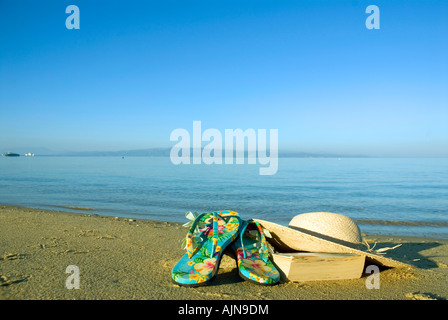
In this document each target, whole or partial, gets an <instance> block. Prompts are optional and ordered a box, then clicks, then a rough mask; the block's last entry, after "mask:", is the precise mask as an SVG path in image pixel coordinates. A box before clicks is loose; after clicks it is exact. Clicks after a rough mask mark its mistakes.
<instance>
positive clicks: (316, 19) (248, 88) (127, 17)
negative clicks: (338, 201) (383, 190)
mask: <svg viewBox="0 0 448 320" xmlns="http://www.w3.org/2000/svg"><path fill="white" fill-rule="evenodd" d="M71 4H74V5H77V6H78V7H79V10H80V29H79V30H68V29H67V28H66V27H65V20H66V18H67V17H68V16H69V14H66V13H65V8H66V7H67V6H68V5H71ZM371 4H374V5H377V6H378V7H379V9H380V29H379V30H368V29H367V28H366V27H365V20H366V18H367V17H368V16H369V14H366V13H365V9H366V7H367V6H368V5H371ZM194 120H200V121H202V127H203V130H205V129H207V128H216V129H219V130H222V132H224V129H226V128H227V129H235V128H241V129H243V130H244V129H247V128H254V129H267V130H269V129H278V132H279V148H280V149H281V150H296V151H304V152H337V153H343V154H365V155H375V156H448V2H447V1H409V0H408V1H376V0H373V1H354V0H353V1H318V0H315V1H296V0H294V1H285V0H275V1H274V0H271V1H267V0H257V1H252V0H250V1H249V0H239V1H235V0H226V1H224V0H204V1H192V0H183V1H171V0H163V1H131V0H130V1H99V0H89V1H80V0H71V1H10V0H0V123H1V125H0V151H2V152H5V151H8V150H10V149H13V148H17V147H27V148H40V147H45V148H48V149H52V150H77V151H84V150H86V151H87V150H124V149H141V148H152V147H171V146H172V145H174V143H173V142H171V141H170V140H169V137H170V133H171V131H172V130H174V129H176V128H185V129H187V130H189V131H190V132H191V130H192V122H193V121H194ZM30 151H32V150H30Z"/></svg>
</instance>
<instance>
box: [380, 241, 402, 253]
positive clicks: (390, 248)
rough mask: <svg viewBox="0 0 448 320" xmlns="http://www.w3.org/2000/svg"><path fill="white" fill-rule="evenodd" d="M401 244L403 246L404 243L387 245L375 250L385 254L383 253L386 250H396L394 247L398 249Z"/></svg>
mask: <svg viewBox="0 0 448 320" xmlns="http://www.w3.org/2000/svg"><path fill="white" fill-rule="evenodd" d="M401 246H402V244H401V243H400V244H397V245H396V246H394V247H385V248H381V249H378V250H376V251H375V252H376V253H380V254H383V253H384V252H386V251H389V250H394V249H396V248H398V247H401Z"/></svg>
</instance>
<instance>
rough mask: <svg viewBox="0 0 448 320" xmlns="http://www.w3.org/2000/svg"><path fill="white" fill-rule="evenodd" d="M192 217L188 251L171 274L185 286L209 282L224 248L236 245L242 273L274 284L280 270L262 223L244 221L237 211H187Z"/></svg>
mask: <svg viewBox="0 0 448 320" xmlns="http://www.w3.org/2000/svg"><path fill="white" fill-rule="evenodd" d="M187 218H189V219H191V220H192V221H191V222H190V223H187V224H186V226H189V227H190V229H189V232H188V233H187V236H186V239H185V246H184V247H185V249H186V251H187V252H186V253H185V254H184V255H183V257H182V258H181V259H180V260H179V262H178V263H177V264H176V265H175V266H174V268H173V270H172V272H171V275H172V279H173V280H174V282H176V283H177V284H179V285H181V286H187V287H188V286H189V287H196V286H201V285H207V284H209V283H210V282H211V281H213V279H214V278H215V277H216V274H217V273H218V269H219V264H220V262H221V258H222V256H223V253H224V250H225V249H226V248H227V247H228V246H229V245H230V247H231V248H232V249H233V251H234V253H235V256H236V260H237V265H238V271H239V274H240V276H241V277H242V278H243V279H245V280H247V281H250V282H254V283H257V284H263V285H274V284H276V283H278V282H279V280H280V274H279V272H278V270H277V269H276V268H275V266H274V265H273V263H272V262H271V261H270V260H269V249H268V244H267V241H266V237H265V233H264V231H263V229H262V227H261V226H260V225H259V224H258V223H257V222H256V221H253V220H249V221H244V220H242V219H241V218H240V216H239V214H238V213H237V212H234V211H227V210H220V211H215V212H211V213H202V214H199V215H197V214H193V213H191V212H188V213H187Z"/></svg>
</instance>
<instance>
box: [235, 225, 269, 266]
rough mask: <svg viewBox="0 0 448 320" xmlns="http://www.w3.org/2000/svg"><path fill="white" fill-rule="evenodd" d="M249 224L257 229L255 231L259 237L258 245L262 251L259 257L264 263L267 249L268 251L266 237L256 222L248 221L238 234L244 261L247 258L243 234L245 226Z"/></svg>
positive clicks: (267, 252) (267, 253)
mask: <svg viewBox="0 0 448 320" xmlns="http://www.w3.org/2000/svg"><path fill="white" fill-rule="evenodd" d="M251 223H253V224H254V225H255V226H256V227H257V231H258V233H259V235H260V239H259V243H260V245H261V249H262V252H260V255H261V257H262V259H263V261H265V262H266V261H267V260H268V257H269V249H268V246H267V243H266V237H265V235H264V232H263V228H262V227H261V225H260V224H259V223H258V222H257V221H254V220H250V221H249V222H247V223H246V224H245V225H244V226H243V228H242V229H241V232H240V242H241V248H242V249H243V256H244V259H246V257H247V254H246V247H245V246H244V232H245V231H246V228H247V226H248V225H249V224H251Z"/></svg>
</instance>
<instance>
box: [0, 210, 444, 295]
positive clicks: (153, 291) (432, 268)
mask: <svg viewBox="0 0 448 320" xmlns="http://www.w3.org/2000/svg"><path fill="white" fill-rule="evenodd" d="M182 218H183V217H182V216H180V217H179V220H180V221H181V220H182ZM361 231H362V230H361ZM186 232H187V230H186V228H183V227H182V225H181V224H176V223H168V222H157V221H148V220H140V219H129V218H117V217H105V216H98V215H96V214H94V213H92V212H89V211H86V212H84V213H83V212H80V213H69V212H60V211H48V210H40V209H30V208H23V207H15V206H6V205H2V206H0V299H2V300H31V299H32V300H35V299H39V300H40V299H44V300H72V299H75V300H91V299H92V300H104V299H106V300H116V299H117V300H118V299H120V300H131V299H132V300H134V299H135V300H148V299H149V300H184V299H188V300H358V299H361V300H383V299H386V300H432V299H437V300H446V299H447V297H448V283H447V276H448V240H441V239H430V238H411V237H396V236H394V237H392V236H377V235H365V239H366V240H367V241H368V242H369V243H372V244H373V243H374V242H377V247H376V248H381V247H391V246H394V245H396V244H402V246H400V247H399V248H397V249H395V250H393V251H390V253H388V255H387V256H388V257H391V258H394V257H395V258H399V259H401V260H404V261H406V262H408V263H409V264H412V265H413V266H414V267H412V268H391V269H386V270H382V271H381V273H380V288H379V289H368V288H367V287H366V279H367V276H368V275H364V276H363V277H362V278H360V279H354V280H338V281H313V282H300V283H292V282H287V281H284V280H283V281H282V282H281V283H280V284H279V285H276V286H272V287H264V286H258V285H254V284H251V283H248V282H246V281H244V280H242V279H241V278H240V277H239V275H238V272H237V269H236V264H235V261H234V260H233V259H232V258H231V257H230V256H227V255H226V256H225V257H224V258H223V260H222V263H221V267H220V270H219V273H218V276H217V277H216V279H215V281H214V282H213V283H212V284H211V285H209V286H205V287H199V288H184V287H180V286H178V285H176V284H175V283H173V282H172V281H171V269H172V267H173V266H174V265H175V264H176V262H177V261H178V260H179V259H180V257H181V256H182V255H183V254H184V251H183V249H182V248H181V240H182V239H183V238H184V237H185V234H186ZM69 266H76V267H77V268H79V279H80V282H79V289H68V288H67V287H66V280H67V278H68V277H69V276H70V275H71V273H66V270H67V267H69Z"/></svg>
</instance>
